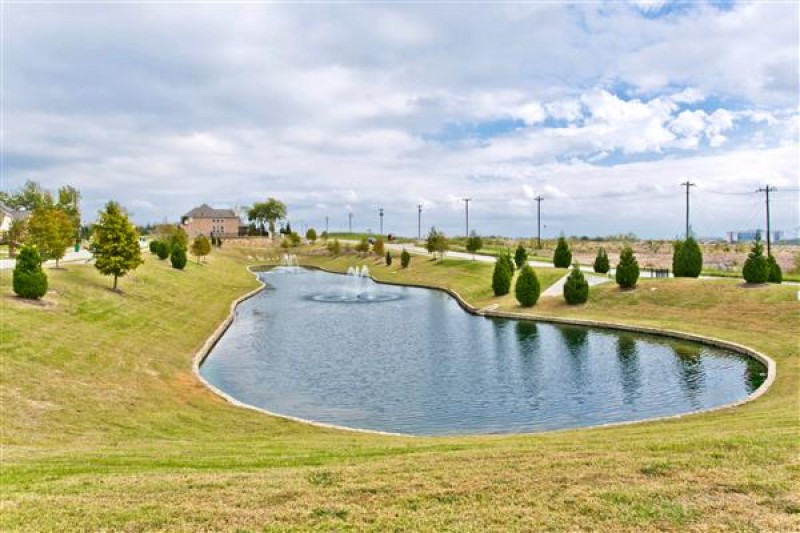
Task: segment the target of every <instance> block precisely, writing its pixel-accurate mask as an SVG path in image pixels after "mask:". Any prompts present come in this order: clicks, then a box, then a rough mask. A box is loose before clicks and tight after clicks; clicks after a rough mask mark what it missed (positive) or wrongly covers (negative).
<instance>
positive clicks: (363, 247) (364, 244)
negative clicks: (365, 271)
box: [356, 237, 369, 254]
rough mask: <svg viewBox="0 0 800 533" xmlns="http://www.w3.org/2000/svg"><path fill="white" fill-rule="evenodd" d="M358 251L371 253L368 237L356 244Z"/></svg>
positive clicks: (362, 238)
mask: <svg viewBox="0 0 800 533" xmlns="http://www.w3.org/2000/svg"><path fill="white" fill-rule="evenodd" d="M356 251H357V252H361V253H362V254H366V253H368V252H369V240H368V239H367V238H366V237H361V240H360V241H358V244H356Z"/></svg>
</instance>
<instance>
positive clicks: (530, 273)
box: [514, 265, 542, 307]
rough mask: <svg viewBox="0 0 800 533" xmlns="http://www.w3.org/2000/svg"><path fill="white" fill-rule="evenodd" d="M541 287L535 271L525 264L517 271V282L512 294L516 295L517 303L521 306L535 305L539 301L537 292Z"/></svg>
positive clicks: (539, 291) (538, 292)
mask: <svg viewBox="0 0 800 533" xmlns="http://www.w3.org/2000/svg"><path fill="white" fill-rule="evenodd" d="M541 291H542V289H541V286H540V285H539V278H537V277H536V272H535V271H534V270H533V269H532V268H531V267H530V265H525V266H524V267H522V270H520V272H519V278H517V284H516V285H515V286H514V295H515V296H516V297H517V301H518V302H519V305H521V306H522V307H531V306H534V305H536V302H537V301H539V294H540V293H541Z"/></svg>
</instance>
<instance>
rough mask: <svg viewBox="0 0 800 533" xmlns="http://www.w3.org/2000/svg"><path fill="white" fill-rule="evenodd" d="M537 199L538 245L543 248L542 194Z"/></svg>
mask: <svg viewBox="0 0 800 533" xmlns="http://www.w3.org/2000/svg"><path fill="white" fill-rule="evenodd" d="M534 200H536V247H537V248H539V249H540V250H541V249H542V200H544V197H542V195H539V196H537V197H536V198H534Z"/></svg>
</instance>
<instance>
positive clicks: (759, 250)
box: [742, 235, 769, 283]
mask: <svg viewBox="0 0 800 533" xmlns="http://www.w3.org/2000/svg"><path fill="white" fill-rule="evenodd" d="M742 276H744V280H745V281H746V282H747V283H766V282H767V280H769V266H768V264H767V259H766V258H765V257H764V245H763V244H761V235H756V242H754V243H753V248H752V249H751V250H750V254H749V255H748V256H747V260H746V261H745V262H744V267H742Z"/></svg>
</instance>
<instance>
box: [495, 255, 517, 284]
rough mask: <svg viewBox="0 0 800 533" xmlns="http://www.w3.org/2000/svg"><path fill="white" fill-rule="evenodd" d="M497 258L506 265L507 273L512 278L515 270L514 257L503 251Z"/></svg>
mask: <svg viewBox="0 0 800 533" xmlns="http://www.w3.org/2000/svg"><path fill="white" fill-rule="evenodd" d="M499 259H500V260H501V261H502V262H503V263H504V264H505V265H506V268H507V269H508V273H509V275H510V276H511V277H512V278H513V277H514V272H516V271H517V265H516V264H515V263H514V259H512V257H511V254H510V253H508V252H504V253H502V254H500V257H499Z"/></svg>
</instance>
